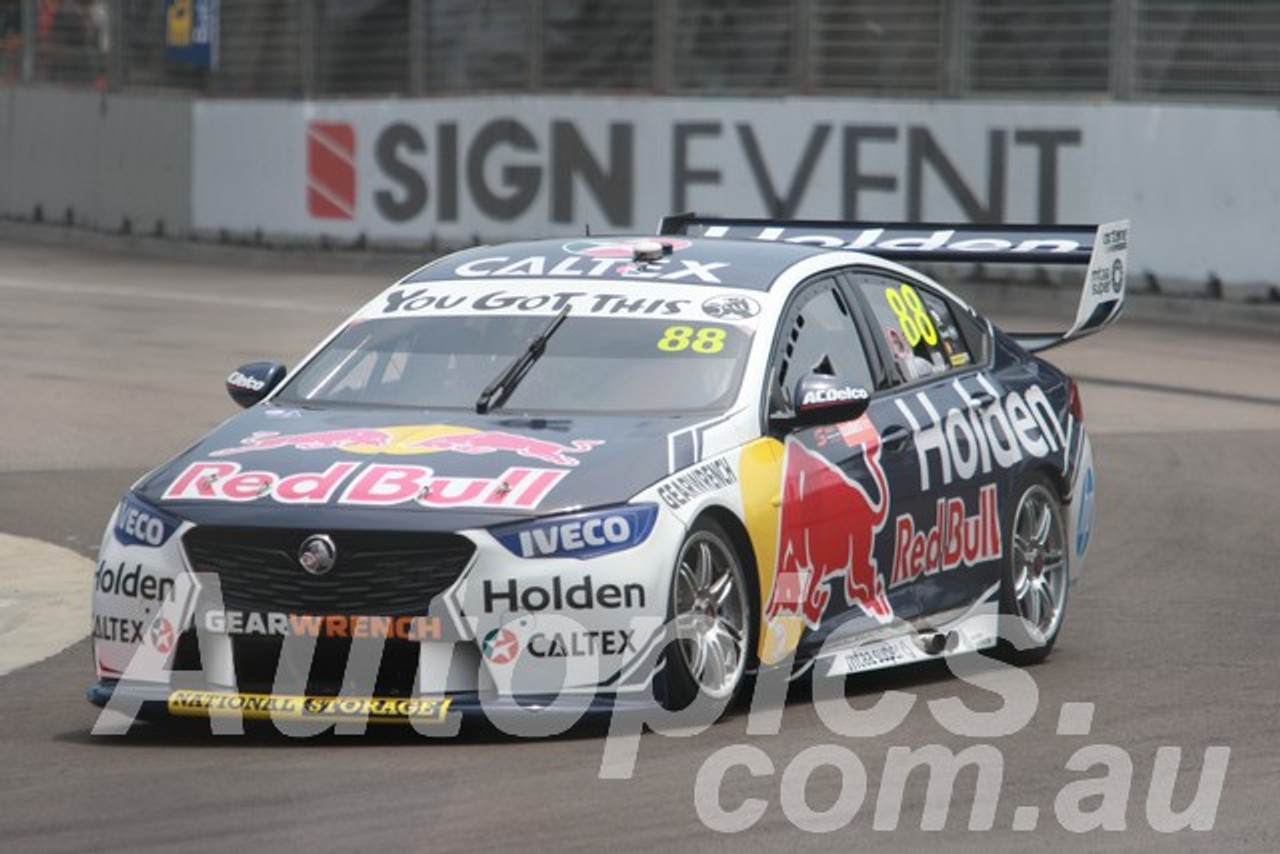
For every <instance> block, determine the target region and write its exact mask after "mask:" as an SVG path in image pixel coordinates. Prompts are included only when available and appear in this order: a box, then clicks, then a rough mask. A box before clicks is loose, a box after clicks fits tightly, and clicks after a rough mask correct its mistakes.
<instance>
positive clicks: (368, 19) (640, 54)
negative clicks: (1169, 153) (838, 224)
mask: <svg viewBox="0 0 1280 854" xmlns="http://www.w3.org/2000/svg"><path fill="white" fill-rule="evenodd" d="M33 82H41V83H43V82H52V83H64V84H72V85H93V86H97V87H99V88H102V89H110V90H173V91H178V92H185V93H194V94H203V95H212V96H237V97H245V96H248V97H258V96H261V97H272V96H276V97H325V98H331V97H347V96H351V97H391V96H400V95H407V96H419V95H436V94H463V93H467V94H469V93H519V92H550V93H566V92H589V93H597V94H611V93H617V94H677V95H712V96H714V95H781V94H790V93H801V94H867V95H881V96H905V97H952V98H954V97H967V96H983V97H987V96H992V97H1004V96H1027V95H1033V96H1036V97H1041V96H1050V97H1064V96H1065V97H1071V96H1074V97H1102V98H1114V99H1119V100H1127V99H1147V100H1153V99H1182V100H1199V101H1203V100H1223V99H1239V100H1248V99H1253V100H1258V99H1274V98H1276V97H1277V96H1280V0H1213V2H1210V0H0V85H6V84H8V85H15V84H19V83H33Z"/></svg>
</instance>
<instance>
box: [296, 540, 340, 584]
mask: <svg viewBox="0 0 1280 854" xmlns="http://www.w3.org/2000/svg"><path fill="white" fill-rule="evenodd" d="M337 559H338V549H337V547H336V546H334V544H333V540H332V539H330V538H329V536H328V535H326V534H314V535H312V536H310V537H307V538H306V539H305V540H303V541H302V545H301V546H299V547H298V565H299V566H301V567H302V568H303V569H305V570H306V571H307V572H309V573H311V574H312V575H324V574H325V573H326V572H328V571H329V570H331V569H333V564H334V563H335V562H336V561H337Z"/></svg>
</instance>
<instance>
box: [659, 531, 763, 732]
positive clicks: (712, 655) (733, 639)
mask: <svg viewBox="0 0 1280 854" xmlns="http://www.w3.org/2000/svg"><path fill="white" fill-rule="evenodd" d="M670 601H671V605H670V618H671V625H672V627H673V628H674V631H675V640H674V641H673V642H672V643H671V644H670V645H669V646H668V648H667V655H666V668H665V671H664V676H665V683H666V702H665V705H666V706H667V708H669V709H683V708H685V707H686V706H688V705H689V704H690V703H692V702H693V701H694V700H695V699H696V698H697V696H698V694H703V695H705V696H706V697H707V698H708V699H711V700H717V701H731V700H732V699H733V698H734V697H735V696H736V695H737V693H738V691H739V690H740V689H741V687H742V683H743V680H744V676H745V674H746V671H747V660H748V658H749V657H750V655H751V650H752V649H753V648H754V647H753V644H754V642H755V630H754V622H753V619H752V612H751V598H750V595H749V593H748V588H747V575H746V572H745V571H744V569H743V563H742V560H741V559H740V558H739V556H738V553H737V550H736V549H735V548H734V546H733V543H732V541H731V540H730V539H729V536H728V535H727V534H726V533H725V531H724V529H723V528H722V527H721V526H720V525H718V524H716V523H715V522H714V521H712V520H710V519H706V520H702V521H700V522H699V523H698V524H696V525H695V526H694V527H693V528H692V529H691V530H690V531H689V534H688V536H687V537H685V540H684V543H683V544H682V545H681V546H680V554H679V557H678V558H677V560H676V567H675V572H674V573H672V580H671V600H670Z"/></svg>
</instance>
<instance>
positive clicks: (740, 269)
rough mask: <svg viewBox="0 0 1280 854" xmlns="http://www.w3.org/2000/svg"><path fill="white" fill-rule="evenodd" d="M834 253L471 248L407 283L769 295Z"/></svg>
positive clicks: (724, 243) (576, 242)
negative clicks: (561, 283) (807, 263)
mask: <svg viewBox="0 0 1280 854" xmlns="http://www.w3.org/2000/svg"><path fill="white" fill-rule="evenodd" d="M654 242H658V243H661V244H664V245H665V246H669V247H670V248H671V251H670V252H669V253H665V254H664V255H663V257H661V258H659V259H657V260H654V261H637V260H635V250H636V246H637V245H642V244H644V243H654ZM830 251H831V250H829V249H826V248H823V247H816V246H805V245H800V244H793V243H769V242H761V241H747V240H718V239H714V238H698V237H653V236H643V235H635V236H623V237H613V236H610V237H570V238H558V239H546V240H531V241H525V242H518V243H500V244H495V245H491V246H476V247H474V248H471V249H464V250H462V251H461V252H455V253H453V254H451V255H447V256H445V257H443V258H440V259H439V260H437V261H433V262H431V263H430V264H428V265H426V266H425V267H422V268H420V269H418V270H416V271H414V272H413V273H411V274H409V275H408V276H407V277H405V279H404V280H402V282H400V284H410V283H419V282H438V281H458V280H465V279H479V280H483V279H490V278H492V279H504V280H510V279H518V278H521V277H529V278H530V279H531V280H532V279H542V280H545V279H552V278H567V279H574V278H576V279H582V280H583V281H626V282H634V281H635V280H636V279H641V280H652V281H661V282H670V283H673V284H675V283H678V284H688V285H699V284H702V285H708V286H712V287H721V288H723V287H726V286H728V287H737V288H747V289H751V290H758V291H767V290H769V288H770V287H771V286H772V284H773V283H774V281H775V280H776V279H777V278H778V276H779V275H781V274H782V273H783V272H785V271H786V270H787V269H788V268H790V267H791V266H793V265H794V264H796V263H798V262H800V261H803V260H805V259H807V258H812V257H815V256H817V255H822V254H826V253H829V252H830Z"/></svg>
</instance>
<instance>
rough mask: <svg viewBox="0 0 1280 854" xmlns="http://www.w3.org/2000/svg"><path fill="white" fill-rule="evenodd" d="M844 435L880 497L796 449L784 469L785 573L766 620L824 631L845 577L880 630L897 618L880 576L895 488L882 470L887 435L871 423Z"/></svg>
mask: <svg viewBox="0 0 1280 854" xmlns="http://www.w3.org/2000/svg"><path fill="white" fill-rule="evenodd" d="M841 433H842V434H843V435H844V439H845V441H846V442H847V443H848V445H849V446H850V447H851V448H857V447H861V449H862V458H863V460H864V462H865V464H866V466H867V468H868V469H869V470H870V472H871V477H872V480H874V481H875V488H874V493H875V494H874V497H873V496H872V494H870V493H868V491H867V490H866V489H865V488H864V487H863V485H862V484H860V483H857V482H855V481H853V480H850V479H849V477H848V476H847V475H845V473H844V472H843V471H841V470H840V468H839V467H838V466H836V465H834V464H832V463H831V462H829V461H828V460H827V459H826V458H825V457H823V456H822V455H820V454H817V453H815V452H813V451H810V450H809V449H808V448H806V447H805V446H804V445H802V444H800V443H799V442H797V441H794V440H792V441H788V442H787V448H786V458H785V461H784V464H783V487H782V511H781V516H780V520H779V531H778V564H777V566H778V570H777V577H776V579H775V581H774V585H773V591H772V592H771V594H770V596H769V603H768V605H767V606H766V607H765V617H766V619H768V620H770V621H774V620H777V619H779V618H786V617H800V618H802V619H803V621H804V623H805V625H807V626H809V627H810V628H814V629H816V628H818V626H819V624H820V623H821V622H822V617H823V614H824V613H826V610H827V605H828V603H829V602H830V600H831V583H832V582H833V581H834V580H836V579H838V578H840V577H841V576H843V577H844V595H845V598H846V599H847V600H848V601H849V603H850V604H857V606H858V607H859V608H861V609H862V611H863V612H864V613H865V614H866V615H867V616H869V617H871V618H873V619H875V620H876V621H877V622H880V623H888V622H889V621H890V620H891V619H892V618H893V609H892V608H891V607H890V606H889V599H888V597H887V596H886V595H885V585H884V579H882V578H881V577H880V574H879V573H878V572H877V566H876V559H875V539H876V535H877V534H878V533H879V532H880V530H881V529H882V528H883V527H884V524H885V520H886V519H887V518H888V515H889V484H888V480H887V478H886V477H885V474H884V469H883V468H882V467H881V465H880V434H879V432H878V431H877V430H876V428H875V425H873V424H872V423H871V421H870V420H869V419H866V418H863V419H860V420H859V421H858V422H856V423H854V424H852V425H844V426H843V429H842V430H841Z"/></svg>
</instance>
